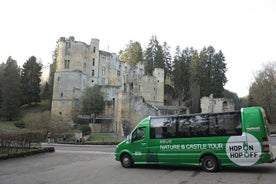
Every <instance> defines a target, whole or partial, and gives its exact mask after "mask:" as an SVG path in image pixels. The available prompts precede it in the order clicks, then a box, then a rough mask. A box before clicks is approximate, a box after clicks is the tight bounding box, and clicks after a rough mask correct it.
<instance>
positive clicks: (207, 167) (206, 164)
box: [201, 155, 219, 172]
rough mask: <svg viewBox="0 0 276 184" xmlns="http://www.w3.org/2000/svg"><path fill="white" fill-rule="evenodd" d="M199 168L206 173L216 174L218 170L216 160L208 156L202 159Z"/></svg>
mask: <svg viewBox="0 0 276 184" xmlns="http://www.w3.org/2000/svg"><path fill="white" fill-rule="evenodd" d="M201 168H202V169H203V170H204V171H207V172H216V171H218V169H219V163H218V160H217V158H215V157H214V156H211V155H208V156H205V157H203V158H202V160H201Z"/></svg>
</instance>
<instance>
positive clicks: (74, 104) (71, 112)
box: [51, 37, 164, 134]
mask: <svg viewBox="0 0 276 184" xmlns="http://www.w3.org/2000/svg"><path fill="white" fill-rule="evenodd" d="M99 44H100V41H99V40H98V39H94V38H93V39H91V42H90V44H89V45H88V44H86V43H84V42H80V41H75V38H74V37H69V38H64V37H61V38H60V39H59V40H58V42H57V58H56V62H57V63H56V66H57V68H56V73H55V77H54V89H53V99H52V110H51V118H52V121H53V122H59V121H61V122H68V123H73V120H74V118H75V117H76V116H78V115H80V108H81V101H80V99H81V96H82V94H83V92H84V91H85V89H86V88H87V87H92V86H94V85H98V86H100V88H101V91H102V92H103V94H104V98H105V101H106V106H105V112H104V114H103V115H102V116H101V117H99V119H100V120H101V121H100V122H104V123H102V124H101V125H100V128H99V126H98V127H96V126H95V127H94V128H93V129H94V131H105V132H117V133H119V134H122V127H123V122H130V123H131V125H132V126H134V125H135V124H137V123H138V122H139V121H140V120H141V119H142V118H144V117H145V116H148V115H152V113H153V112H150V111H151V110H150V109H151V108H150V105H163V101H164V70H163V69H159V68H156V69H155V70H154V72H153V74H152V76H146V75H145V72H144V65H143V64H142V63H138V64H137V65H136V66H131V65H128V64H126V63H124V62H121V61H119V59H118V56H117V55H116V54H115V53H109V52H105V51H101V50H99ZM99 129H101V130H99Z"/></svg>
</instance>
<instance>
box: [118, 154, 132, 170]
mask: <svg viewBox="0 0 276 184" xmlns="http://www.w3.org/2000/svg"><path fill="white" fill-rule="evenodd" d="M120 161H121V165H122V166H123V167H124V168H131V167H133V164H134V163H133V159H132V158H131V156H130V155H128V154H124V155H122V156H121V159H120Z"/></svg>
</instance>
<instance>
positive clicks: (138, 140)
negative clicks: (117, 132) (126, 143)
mask: <svg viewBox="0 0 276 184" xmlns="http://www.w3.org/2000/svg"><path fill="white" fill-rule="evenodd" d="M147 146H148V145H147V139H146V127H138V128H137V129H136V130H134V131H133V133H132V136H131V147H130V151H131V152H132V157H133V159H134V162H146V152H147Z"/></svg>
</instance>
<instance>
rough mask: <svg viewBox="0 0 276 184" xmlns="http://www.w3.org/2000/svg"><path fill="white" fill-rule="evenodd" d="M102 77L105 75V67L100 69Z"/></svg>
mask: <svg viewBox="0 0 276 184" xmlns="http://www.w3.org/2000/svg"><path fill="white" fill-rule="evenodd" d="M102 75H105V67H104V66H103V67H102Z"/></svg>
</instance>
